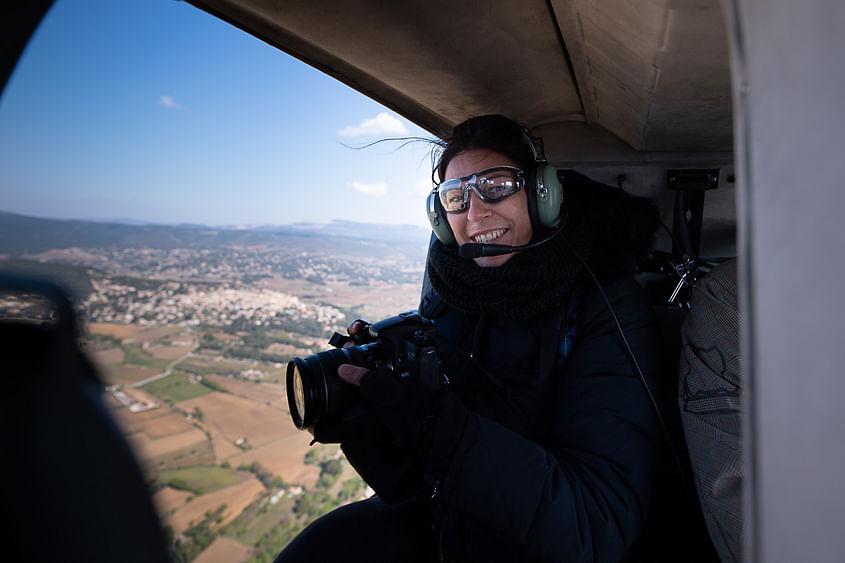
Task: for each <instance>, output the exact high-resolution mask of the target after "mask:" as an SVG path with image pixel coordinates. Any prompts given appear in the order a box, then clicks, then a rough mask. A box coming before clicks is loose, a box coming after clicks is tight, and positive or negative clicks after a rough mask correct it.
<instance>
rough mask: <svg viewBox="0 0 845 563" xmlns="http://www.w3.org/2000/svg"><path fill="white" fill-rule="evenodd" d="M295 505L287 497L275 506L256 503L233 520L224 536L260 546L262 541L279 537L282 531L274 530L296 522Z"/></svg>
mask: <svg viewBox="0 0 845 563" xmlns="http://www.w3.org/2000/svg"><path fill="white" fill-rule="evenodd" d="M293 505H294V500H293V499H290V498H287V497H283V498H280V499H279V500H278V501H277V502H276V503H275V504H270V503H269V502H267V501H261V502H260V503H256V504H255V505H253V506H250V507H247V508H246V509H245V510H244V512H242V513H241V516H239V517H238V518H236V519H235V520H233V521H232V523H231V524H230V525H229V526H227V527H226V531H225V532H224V535H226V536H228V537H230V538H232V539H233V540H237V541H239V542H240V543H242V544H244V545H249V546H254V545H258V544H259V543H260V542H261V541H262V539H265V538H267V537H268V536H269V537H273V536H275V535H277V534H278V532H279V531H280V530H278V529H277V530H274V528H276V527H277V526H281V527H282V528H284V527H285V526H286V525H289V524H292V523H293V522H294V520H295V517H294V515H293V513H292V511H293ZM274 532H275V533H274Z"/></svg>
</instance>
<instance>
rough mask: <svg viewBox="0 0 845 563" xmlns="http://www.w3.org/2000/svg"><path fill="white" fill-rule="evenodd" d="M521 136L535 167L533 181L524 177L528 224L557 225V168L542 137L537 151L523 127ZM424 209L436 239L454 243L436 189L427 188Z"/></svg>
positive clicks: (560, 195)
mask: <svg viewBox="0 0 845 563" xmlns="http://www.w3.org/2000/svg"><path fill="white" fill-rule="evenodd" d="M522 138H523V140H524V141H525V144H526V145H528V148H529V149H530V150H531V155H532V156H533V158H534V163H535V168H536V170H537V173H536V175H535V177H534V181H533V182H531V181H530V179H529V180H527V182H526V186H525V193H526V195H527V196H528V213H529V215H530V217H531V224H532V226H533V227H535V229H536V228H537V227H538V226H540V227H545V228H553V227H557V226H558V225H559V224H560V222H561V219H562V216H563V215H564V213H562V211H561V204H562V203H563V186H562V185H561V183H560V180H559V179H558V177H557V170H556V169H555V167H554V166H551V165H550V164H549V162H548V161H547V160H546V157H545V155H544V154H543V151H542V139H540V150H538V149H537V145H535V144H534V142H533V141H532V139H531V137H530V136H529V135H528V131H527V130H525V129H523V130H522ZM441 180H442V178H441ZM426 211H427V214H428V222H429V223H430V224H431V230H432V231H434V235H435V236H436V237H437V238H438V239H439V240H440V242H442V243H443V244H445V245H446V246H458V243H457V241H456V240H455V234H454V233H453V232H452V227H450V226H449V221H448V220H447V219H446V210H445V209H443V204H442V203H440V197H439V195H438V193H437V188H434V189H433V190H431V193H429V194H428V197H427V198H426Z"/></svg>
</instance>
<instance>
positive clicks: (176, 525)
mask: <svg viewBox="0 0 845 563" xmlns="http://www.w3.org/2000/svg"><path fill="white" fill-rule="evenodd" d="M262 492H264V485H262V484H261V481H259V480H258V479H255V478H252V479H249V480H248V481H244V482H243V483H240V484H239V485H234V486H232V487H226V488H225V489H220V490H219V491H214V492H212V493H208V494H205V495H202V496H200V497H197V498H195V499H194V500H192V501H191V502H189V503H188V504H187V505H185V506H184V507H182V508H180V509H179V510H177V511H176V512H174V513H173V514H172V515H170V516H169V517H167V518H166V519H165V523H166V524H170V525H171V526H173V532H174V534H176V535H177V536H178V535H179V534H181V533H182V532H184V531H185V530H186V529H188V528H189V527H190V525H191V521H193V522H194V524H198V523H199V522H201V521H202V519H203V518H204V517H205V513H206V512H207V511H211V512H214V511H215V510H217V509H218V508H219V507H220V506H222V505H224V504H225V505H226V509H225V510H224V511H223V522H221V523H220V524H219V526H223V525H225V524H228V523H229V522H230V521H232V520H233V519H234V518H235V517H236V516H237V515H238V514H240V513H241V511H242V510H243V509H244V508H246V507H247V505H249V504H250V503H251V502H252V501H254V500H255V499H256V498H258V495H260V494H261V493H262ZM212 526H213V527H217V526H218V525H217V524H216V523H214V524H212Z"/></svg>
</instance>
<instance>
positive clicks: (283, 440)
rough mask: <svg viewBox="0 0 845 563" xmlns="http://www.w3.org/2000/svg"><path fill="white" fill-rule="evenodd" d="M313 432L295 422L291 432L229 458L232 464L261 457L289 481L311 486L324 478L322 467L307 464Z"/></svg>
mask: <svg viewBox="0 0 845 563" xmlns="http://www.w3.org/2000/svg"><path fill="white" fill-rule="evenodd" d="M310 441H311V435H310V434H309V433H308V432H300V431H299V430H296V429H294V428H293V426H292V425H291V428H290V430H289V431H287V432H280V433H279V439H277V440H275V441H273V442H271V443H269V444H266V445H264V446H261V447H260V448H255V449H253V450H250V451H248V452H243V453H240V454H238V455H236V456H233V457H231V458H229V463H230V464H232V467H238V466H239V465H241V464H243V463H246V464H251V463H252V462H253V461H257V462H258V463H260V464H261V466H262V467H264V468H266V469H267V470H268V471H270V472H271V473H272V474H273V475H279V476H280V477H281V478H282V479H283V480H284V481H285V483H289V484H298V485H302V486H303V487H305V488H309V489H310V488H311V487H313V486H314V485H315V484H316V483H317V480H318V479H319V478H320V468H319V467H317V466H316V465H306V464H305V454H306V452H308V449H309V448H310V446H309V445H308V443H309V442H310Z"/></svg>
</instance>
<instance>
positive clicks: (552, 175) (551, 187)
mask: <svg viewBox="0 0 845 563" xmlns="http://www.w3.org/2000/svg"><path fill="white" fill-rule="evenodd" d="M438 203H439V202H438ZM562 204H563V186H562V185H561V183H560V180H559V179H558V177H557V169H556V168H555V167H554V166H550V165H548V164H544V165H541V166H538V167H537V219H538V220H539V221H540V224H541V225H542V226H544V227H547V228H551V227H557V226H558V224H559V223H560V217H561V205H562Z"/></svg>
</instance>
